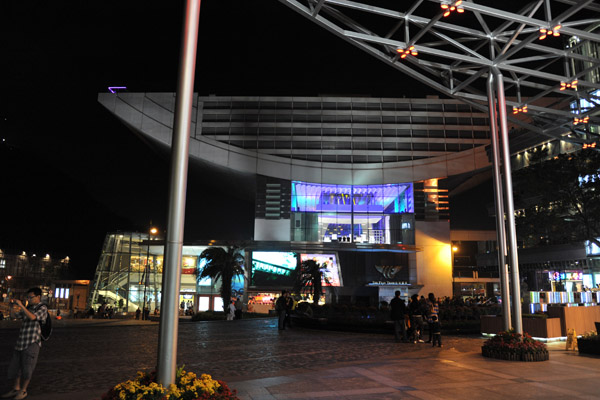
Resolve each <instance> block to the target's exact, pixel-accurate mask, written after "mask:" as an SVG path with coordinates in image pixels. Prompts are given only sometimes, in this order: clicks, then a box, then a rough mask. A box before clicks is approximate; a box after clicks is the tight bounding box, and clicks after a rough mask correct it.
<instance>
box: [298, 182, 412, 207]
mask: <svg viewBox="0 0 600 400" xmlns="http://www.w3.org/2000/svg"><path fill="white" fill-rule="evenodd" d="M291 211H295V212H326V211H335V212H354V213H356V212H364V213H384V214H402V213H412V212H414V199H413V186H412V184H411V183H396V184H387V185H361V186H353V185H328V184H321V183H308V182H300V181H293V182H292V204H291Z"/></svg>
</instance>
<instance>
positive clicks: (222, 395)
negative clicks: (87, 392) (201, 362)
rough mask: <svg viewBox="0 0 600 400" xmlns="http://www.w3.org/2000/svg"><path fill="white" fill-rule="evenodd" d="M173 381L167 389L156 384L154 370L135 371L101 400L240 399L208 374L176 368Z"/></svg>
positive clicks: (223, 383)
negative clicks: (135, 373) (134, 374)
mask: <svg viewBox="0 0 600 400" xmlns="http://www.w3.org/2000/svg"><path fill="white" fill-rule="evenodd" d="M175 382H176V383H175V384H172V385H170V386H169V388H168V389H167V388H165V387H163V386H162V385H160V384H158V383H157V382H156V371H152V372H150V373H144V372H139V371H138V373H137V377H136V378H135V379H134V380H128V381H125V382H121V383H119V384H118V385H116V386H115V387H114V388H112V389H110V390H109V391H108V392H107V393H106V394H104V395H103V396H102V400H239V399H238V397H237V396H236V391H235V390H234V391H231V390H230V389H229V388H228V387H227V385H226V384H225V382H222V381H217V380H214V379H212V378H211V376H210V375H207V374H202V375H201V376H199V377H198V376H196V374H194V373H193V372H185V371H184V370H183V367H181V368H178V369H177V375H176V378H175Z"/></svg>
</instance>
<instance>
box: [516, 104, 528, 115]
mask: <svg viewBox="0 0 600 400" xmlns="http://www.w3.org/2000/svg"><path fill="white" fill-rule="evenodd" d="M526 112H527V105H524V106H521V107H515V106H513V114H518V113H526Z"/></svg>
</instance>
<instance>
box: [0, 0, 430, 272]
mask: <svg viewBox="0 0 600 400" xmlns="http://www.w3.org/2000/svg"><path fill="white" fill-rule="evenodd" d="M183 5H184V2H183V1H89V2H88V1H82V2H72V1H71V2H66V1H53V2H23V1H4V2H0V49H1V51H2V55H1V57H0V72H1V78H0V93H1V95H0V140H2V142H0V206H1V207H0V209H1V213H2V214H1V216H0V249H3V250H5V251H6V250H8V251H18V252H20V251H23V250H25V251H27V252H28V253H39V254H46V253H50V254H51V255H52V256H53V257H61V258H62V257H64V256H66V255H68V256H69V257H70V258H71V260H72V261H71V262H72V266H73V270H74V271H75V275H77V277H79V278H92V277H93V271H94V270H95V267H96V263H97V261H98V256H99V252H100V249H101V246H102V240H103V238H104V235H105V234H106V232H108V231H114V230H131V229H134V230H140V231H145V230H147V229H148V227H149V225H150V221H152V223H153V224H154V225H157V226H158V227H159V228H160V229H162V230H164V229H165V226H166V221H165V220H166V218H165V217H166V209H167V196H166V191H167V190H168V168H169V161H168V156H167V155H166V154H163V153H160V152H157V151H156V150H154V149H153V148H151V147H149V146H148V145H146V143H144V142H143V141H142V140H141V139H139V138H138V137H137V136H135V135H134V134H133V133H131V132H130V131H129V130H128V129H127V128H126V127H125V126H123V125H122V124H121V123H119V122H118V121H117V120H116V119H115V118H114V117H112V116H111V115H110V114H109V113H108V112H107V111H105V110H104V109H103V108H102V106H100V105H99V104H98V103H97V100H96V99H97V94H98V92H106V91H107V87H108V86H126V87H127V88H128V90H129V91H131V92H152V91H156V92H161V91H162V92H174V91H175V87H176V80H177V66H178V57H179V47H180V43H179V42H180V35H181V22H182V18H183ZM195 89H196V91H197V92H198V93H200V94H202V95H208V94H216V95H319V94H331V95H367V96H368V95H372V96H386V97H402V96H406V97H411V96H415V97H424V96H425V95H426V94H435V93H433V90H432V89H428V88H426V87H423V86H421V85H419V84H417V83H414V82H412V81H411V80H410V79H409V78H407V77H405V76H404V75H402V74H400V73H399V72H397V71H395V70H394V69H392V68H391V67H388V66H386V65H383V64H382V63H380V62H378V61H377V60H374V59H372V58H371V57H370V56H369V55H367V54H365V53H363V52H361V51H360V50H358V49H356V48H354V47H352V46H350V45H349V44H346V43H345V42H344V41H342V40H341V39H338V38H336V37H334V36H333V35H332V34H330V33H328V32H327V31H325V30H323V29H321V28H319V27H317V26H316V25H314V24H313V23H312V22H311V21H308V20H306V19H304V18H303V17H302V16H300V15H298V14H296V13H295V12H293V11H291V10H290V9H288V8H287V7H286V6H284V5H282V4H280V3H279V2H278V1H276V0H257V1H249V0H204V1H203V2H202V8H201V13H200V33H199V46H198V59H197V72H196V84H195ZM187 204H188V210H187V219H186V232H185V239H186V240H194V239H207V238H220V239H227V238H230V239H237V238H240V239H241V238H248V237H251V236H252V231H253V228H252V222H253V216H254V206H253V204H252V202H251V201H248V200H247V199H236V198H233V197H232V196H231V195H230V192H228V190H227V185H226V184H223V185H221V186H220V187H215V185H214V183H213V182H212V181H211V180H210V179H208V178H207V177H206V174H205V173H204V171H202V170H198V169H191V170H190V177H189V182H188V200H187ZM215 210H217V211H215ZM215 215H219V217H218V219H216V218H215V217H214V216H215ZM225 215H227V216H225Z"/></svg>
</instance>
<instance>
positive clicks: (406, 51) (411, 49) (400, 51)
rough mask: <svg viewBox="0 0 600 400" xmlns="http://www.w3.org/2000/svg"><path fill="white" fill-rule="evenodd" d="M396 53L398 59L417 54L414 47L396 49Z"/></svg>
mask: <svg viewBox="0 0 600 400" xmlns="http://www.w3.org/2000/svg"><path fill="white" fill-rule="evenodd" d="M396 52H397V53H398V54H400V58H406V57H407V56H409V55H411V56H417V55H419V52H418V51H417V50H415V46H410V47H409V48H408V49H396Z"/></svg>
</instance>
